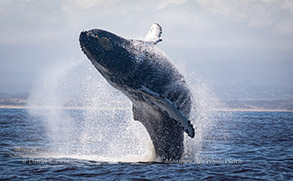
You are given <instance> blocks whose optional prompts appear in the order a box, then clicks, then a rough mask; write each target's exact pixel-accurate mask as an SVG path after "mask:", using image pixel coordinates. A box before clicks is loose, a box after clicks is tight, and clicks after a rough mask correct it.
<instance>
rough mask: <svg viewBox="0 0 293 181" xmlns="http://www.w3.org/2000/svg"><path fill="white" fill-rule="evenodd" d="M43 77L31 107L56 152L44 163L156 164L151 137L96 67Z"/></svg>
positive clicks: (75, 65) (59, 68)
mask: <svg viewBox="0 0 293 181" xmlns="http://www.w3.org/2000/svg"><path fill="white" fill-rule="evenodd" d="M40 77H41V79H40V80H38V81H37V82H36V86H35V88H34V91H33V92H32V94H31V96H30V98H29V103H28V107H30V108H31V109H30V111H29V112H30V114H32V115H36V116H38V117H41V120H42V121H44V123H45V124H46V127H47V134H46V135H47V137H48V139H49V141H50V149H51V150H52V152H50V153H47V154H46V155H43V156H44V157H60V156H61V157H68V158H80V159H84V158H87V159H90V160H96V161H128V162H138V161H153V159H154V154H153V153H154V151H153V150H154V149H153V146H152V143H151V140H150V137H149V135H148V133H147V131H146V130H145V128H144V127H143V126H142V124H141V123H140V122H137V121H134V120H133V118H132V109H131V103H130V101H129V100H128V99H127V98H126V97H125V96H124V95H122V93H120V92H119V91H117V90H115V89H114V88H112V87H111V86H110V85H108V83H107V82H106V81H105V80H104V78H103V77H101V76H100V75H99V74H98V73H97V71H96V70H94V69H93V68H92V65H90V64H88V63H87V62H86V61H84V63H81V62H78V61H72V62H66V63H63V64H61V63H57V64H56V65H53V66H51V67H50V68H49V69H48V70H46V71H44V72H43V73H42V74H41V75H40ZM97 159H98V160H97Z"/></svg>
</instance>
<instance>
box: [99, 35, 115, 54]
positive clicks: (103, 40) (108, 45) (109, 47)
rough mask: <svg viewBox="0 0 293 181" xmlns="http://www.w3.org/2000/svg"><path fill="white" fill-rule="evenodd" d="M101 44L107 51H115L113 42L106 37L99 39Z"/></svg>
mask: <svg viewBox="0 0 293 181" xmlns="http://www.w3.org/2000/svg"><path fill="white" fill-rule="evenodd" d="M99 44H100V45H101V46H102V47H103V49H104V50H106V51H110V50H113V45H112V43H111V41H110V40H109V39H108V38H106V37H102V38H100V39H99Z"/></svg>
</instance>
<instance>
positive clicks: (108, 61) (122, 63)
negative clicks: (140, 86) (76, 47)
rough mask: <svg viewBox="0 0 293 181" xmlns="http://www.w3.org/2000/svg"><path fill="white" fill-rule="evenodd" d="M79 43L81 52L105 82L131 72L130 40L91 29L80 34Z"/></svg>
mask: <svg viewBox="0 0 293 181" xmlns="http://www.w3.org/2000/svg"><path fill="white" fill-rule="evenodd" d="M79 41H80V46H81V49H82V51H83V52H84V53H85V54H86V56H87V57H88V58H89V59H90V61H91V62H92V63H93V64H94V66H95V67H96V68H97V69H98V71H99V72H100V73H101V74H102V75H103V76H104V77H105V78H106V80H108V81H112V79H113V78H116V77H121V76H122V77H123V76H124V75H125V74H127V73H128V72H129V70H131V68H132V66H133V60H132V58H131V54H130V53H129V51H128V47H129V45H130V44H131V42H130V40H126V39H124V38H122V37H120V36H117V35H115V34H113V33H110V32H107V31H104V30H100V29H93V30H90V31H83V32H81V33H80V36H79Z"/></svg>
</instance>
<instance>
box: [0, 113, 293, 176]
mask: <svg viewBox="0 0 293 181" xmlns="http://www.w3.org/2000/svg"><path fill="white" fill-rule="evenodd" d="M215 121H218V124H216V125H217V127H216V128H213V129H217V135H216V136H215V135H213V134H214V132H215V130H213V129H211V130H209V134H210V135H211V136H210V137H209V136H207V137H205V140H203V142H202V150H201V152H202V153H201V154H202V155H204V157H202V159H201V160H198V161H191V162H187V163H172V164H167V163H164V164H163V163H157V162H147V163H120V162H116V163H109V162H99V161H93V160H86V159H72V158H59V157H58V158H42V157H38V156H37V155H39V154H40V153H42V152H46V150H47V148H48V146H50V142H49V141H48V139H47V137H46V125H45V124H44V123H43V122H42V121H40V118H38V117H36V116H31V115H30V114H28V113H27V110H25V109H0V138H1V139H0V179H5V180H6V179H15V180H23V179H62V180H76V179H92V180H96V179H108V180H121V179H123V180H124V179H126V180H140V179H150V180H162V179H167V180H169V179H170V180H196V179H232V180H234V179H260V180H292V179H293V113H288V112H233V113H231V114H229V118H225V119H222V118H221V117H218V118H217V119H216V120H215Z"/></svg>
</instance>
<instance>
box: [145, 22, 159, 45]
mask: <svg viewBox="0 0 293 181" xmlns="http://www.w3.org/2000/svg"><path fill="white" fill-rule="evenodd" d="M161 34H162V27H161V26H160V25H159V24H157V23H155V24H152V26H151V28H150V30H149V32H148V34H147V35H146V37H145V39H144V40H145V41H147V42H151V43H154V44H157V43H159V42H160V41H162V39H160V37H161Z"/></svg>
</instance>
